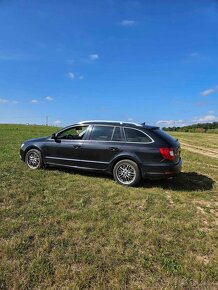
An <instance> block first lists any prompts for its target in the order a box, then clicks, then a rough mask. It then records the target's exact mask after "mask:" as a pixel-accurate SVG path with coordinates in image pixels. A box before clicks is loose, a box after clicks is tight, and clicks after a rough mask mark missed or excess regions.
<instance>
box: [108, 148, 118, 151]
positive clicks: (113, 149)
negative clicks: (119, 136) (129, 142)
mask: <svg viewBox="0 0 218 290" xmlns="http://www.w3.org/2000/svg"><path fill="white" fill-rule="evenodd" d="M109 150H111V151H116V150H118V148H117V147H109Z"/></svg>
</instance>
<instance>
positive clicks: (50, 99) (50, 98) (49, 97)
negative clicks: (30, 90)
mask: <svg viewBox="0 0 218 290" xmlns="http://www.w3.org/2000/svg"><path fill="white" fill-rule="evenodd" d="M45 99H46V100H47V101H50V102H51V101H53V100H54V98H53V97H51V96H47V97H45Z"/></svg>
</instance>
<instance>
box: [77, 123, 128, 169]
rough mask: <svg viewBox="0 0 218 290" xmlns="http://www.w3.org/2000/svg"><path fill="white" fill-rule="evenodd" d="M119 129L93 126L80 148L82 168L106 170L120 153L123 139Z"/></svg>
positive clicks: (107, 126)
mask: <svg viewBox="0 0 218 290" xmlns="http://www.w3.org/2000/svg"><path fill="white" fill-rule="evenodd" d="M121 134H122V133H121V129H120V127H115V126H109V125H93V126H92V129H91V132H90V136H89V139H88V140H86V141H85V142H84V144H83V146H82V150H81V159H82V160H83V166H84V167H86V168H92V169H97V170H104V169H106V168H107V167H108V166H109V164H110V162H111V161H112V160H113V159H114V158H115V157H116V155H118V154H119V153H120V152H121V151H122V146H123V138H122V135H121Z"/></svg>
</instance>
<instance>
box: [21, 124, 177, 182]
mask: <svg viewBox="0 0 218 290" xmlns="http://www.w3.org/2000/svg"><path fill="white" fill-rule="evenodd" d="M20 158H21V160H23V161H25V162H26V164H27V165H28V167H29V168H30V169H38V168H41V167H46V166H48V165H51V166H61V167H68V168H75V169H85V170H91V171H99V172H105V173H109V174H113V176H114V179H115V180H116V181H117V182H118V183H121V184H123V185H127V186H135V185H136V184H138V183H139V181H140V180H141V178H151V179H154V178H155V179H161V178H168V177H173V176H175V175H177V174H178V173H179V172H180V171H181V167H182V160H181V157H180V143H179V142H178V140H177V139H175V138H173V137H172V136H170V135H169V134H167V133H166V132H164V131H162V130H161V129H160V128H159V127H155V126H148V125H145V124H136V123H128V122H117V121H83V122H80V123H77V124H74V125H72V126H68V127H66V128H63V129H61V130H59V131H58V132H56V133H53V134H52V135H51V136H49V137H44V138H37V139H31V140H27V141H25V142H24V143H23V144H22V145H21V148H20Z"/></svg>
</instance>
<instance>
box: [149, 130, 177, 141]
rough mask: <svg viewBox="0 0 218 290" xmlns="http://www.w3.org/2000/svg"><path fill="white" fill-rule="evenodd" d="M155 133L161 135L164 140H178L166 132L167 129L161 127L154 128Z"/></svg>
mask: <svg viewBox="0 0 218 290" xmlns="http://www.w3.org/2000/svg"><path fill="white" fill-rule="evenodd" d="M154 133H155V134H156V135H158V137H160V138H161V139H163V140H164V141H167V142H173V143H175V142H176V141H177V139H176V138H174V137H173V136H171V135H169V134H168V133H166V132H165V131H163V130H161V129H156V130H154Z"/></svg>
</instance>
